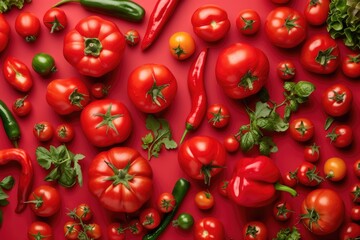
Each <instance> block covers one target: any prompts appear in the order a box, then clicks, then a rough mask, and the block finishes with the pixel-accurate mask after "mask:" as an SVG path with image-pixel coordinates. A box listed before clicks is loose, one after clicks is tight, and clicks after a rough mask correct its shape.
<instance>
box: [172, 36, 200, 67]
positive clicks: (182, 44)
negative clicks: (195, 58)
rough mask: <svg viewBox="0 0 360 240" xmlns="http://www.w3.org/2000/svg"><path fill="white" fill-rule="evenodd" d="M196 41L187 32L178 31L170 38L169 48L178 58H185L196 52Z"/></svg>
mask: <svg viewBox="0 0 360 240" xmlns="http://www.w3.org/2000/svg"><path fill="white" fill-rule="evenodd" d="M195 48H196V46H195V41H194V39H193V37H192V36H191V35H190V34H189V33H187V32H176V33H174V34H173V35H171V37H170V39H169V50H170V53H171V55H172V56H173V57H174V58H176V59H178V60H184V59H187V58H189V57H191V55H193V54H194V52H195Z"/></svg>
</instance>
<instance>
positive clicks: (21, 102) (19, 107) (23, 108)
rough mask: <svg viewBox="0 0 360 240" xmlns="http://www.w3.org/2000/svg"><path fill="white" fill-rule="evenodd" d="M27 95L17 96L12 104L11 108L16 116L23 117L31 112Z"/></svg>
mask: <svg viewBox="0 0 360 240" xmlns="http://www.w3.org/2000/svg"><path fill="white" fill-rule="evenodd" d="M27 97H28V96H27V95H26V96H25V97H22V98H17V99H16V100H15V102H14V104H13V105H12V110H13V112H14V113H15V114H16V116H19V117H25V116H27V115H29V113H30V112H31V109H32V104H31V102H30V101H29V99H28V98H27Z"/></svg>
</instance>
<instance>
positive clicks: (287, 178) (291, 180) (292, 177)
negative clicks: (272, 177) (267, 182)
mask: <svg viewBox="0 0 360 240" xmlns="http://www.w3.org/2000/svg"><path fill="white" fill-rule="evenodd" d="M297 171H298V170H297V169H296V170H295V171H293V172H290V171H289V172H286V173H285V175H284V176H283V177H282V180H283V182H284V184H285V185H286V186H289V187H295V186H296V184H297V183H298V178H297Z"/></svg>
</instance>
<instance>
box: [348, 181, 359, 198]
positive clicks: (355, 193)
mask: <svg viewBox="0 0 360 240" xmlns="http://www.w3.org/2000/svg"><path fill="white" fill-rule="evenodd" d="M350 197H351V200H352V201H353V202H354V203H360V183H355V184H353V185H352V186H351V188H350Z"/></svg>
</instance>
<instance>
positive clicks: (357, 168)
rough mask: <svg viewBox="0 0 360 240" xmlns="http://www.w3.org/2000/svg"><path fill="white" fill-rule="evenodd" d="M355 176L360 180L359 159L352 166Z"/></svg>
mask: <svg viewBox="0 0 360 240" xmlns="http://www.w3.org/2000/svg"><path fill="white" fill-rule="evenodd" d="M353 170H354V173H355V176H357V177H358V178H360V159H358V160H356V161H355V162H354V165H353Z"/></svg>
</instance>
